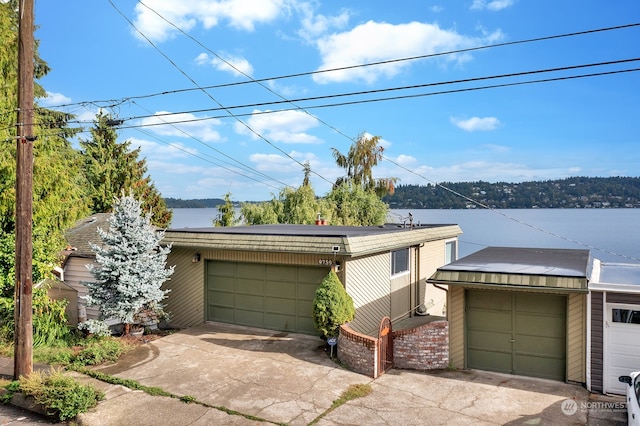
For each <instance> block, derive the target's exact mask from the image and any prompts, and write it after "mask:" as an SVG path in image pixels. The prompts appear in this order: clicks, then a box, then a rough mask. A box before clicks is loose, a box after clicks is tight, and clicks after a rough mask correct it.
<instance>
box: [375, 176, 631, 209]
mask: <svg viewBox="0 0 640 426" xmlns="http://www.w3.org/2000/svg"><path fill="white" fill-rule="evenodd" d="M445 188H446V189H445ZM465 197H466V198H465ZM383 201H384V202H386V203H387V204H389V207H390V208H392V209H403V208H421V209H465V208H476V207H480V206H478V205H477V204H476V203H474V202H473V201H477V202H479V203H482V204H483V205H486V206H489V207H491V208H498V209H501V208H505V209H530V208H640V178H638V177H608V178H599V177H572V178H567V179H560V180H546V181H531V182H521V183H507V182H497V183H489V182H483V181H477V182H457V183H454V182H442V183H441V184H439V185H433V184H428V185H426V186H422V185H398V186H396V188H395V192H394V193H393V194H387V195H386V196H385V197H383Z"/></svg>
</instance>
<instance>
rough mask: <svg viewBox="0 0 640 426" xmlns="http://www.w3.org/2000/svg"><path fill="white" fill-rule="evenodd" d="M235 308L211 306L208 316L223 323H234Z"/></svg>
mask: <svg viewBox="0 0 640 426" xmlns="http://www.w3.org/2000/svg"><path fill="white" fill-rule="evenodd" d="M235 312H236V310H235V308H226V307H223V306H209V309H207V314H208V317H209V318H216V319H217V320H218V321H222V322H231V323H232V322H234V321H235Z"/></svg>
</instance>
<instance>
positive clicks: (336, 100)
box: [35, 0, 640, 201]
mask: <svg viewBox="0 0 640 426" xmlns="http://www.w3.org/2000/svg"><path fill="white" fill-rule="evenodd" d="M35 14H36V25H38V30H37V32H36V38H37V39H39V40H40V44H39V52H40V55H41V56H42V58H43V59H44V60H46V61H47V62H48V63H49V65H50V67H51V68H52V71H51V72H50V73H49V75H47V76H46V77H45V78H44V79H42V80H41V81H40V83H41V84H42V85H43V86H44V88H45V89H46V90H47V91H48V93H49V97H48V98H46V99H40V100H39V103H40V104H42V105H45V106H50V107H57V109H60V110H63V111H67V112H71V113H73V114H76V115H77V119H78V121H80V122H81V123H83V125H84V126H85V127H86V128H87V129H88V128H89V127H91V122H92V119H93V118H94V117H95V114H96V113H97V112H98V111H99V110H100V109H101V108H102V109H103V110H104V111H105V112H108V113H111V114H113V115H114V117H116V118H119V119H123V120H124V122H123V124H122V125H121V126H120V130H119V140H120V141H124V140H129V141H131V143H132V147H138V146H140V147H141V148H142V156H144V157H145V158H146V160H147V163H148V166H149V173H150V175H151V177H152V179H153V180H154V182H155V183H156V185H157V187H158V188H159V190H160V191H161V192H162V194H163V196H165V197H175V198H218V197H222V196H223V195H224V194H225V193H227V192H231V194H232V199H234V200H239V201H241V200H265V199H269V198H270V197H271V194H274V193H277V192H278V191H279V190H280V189H282V188H283V187H285V186H286V185H290V186H294V187H297V186H299V185H300V184H301V182H302V178H303V169H302V165H301V164H303V163H304V162H306V161H308V162H309V163H310V165H311V169H312V172H313V173H314V174H313V175H312V178H311V182H312V184H313V186H314V188H315V190H316V193H317V194H318V195H323V194H325V193H326V192H327V191H328V190H329V189H330V186H331V182H333V181H335V179H336V178H337V177H339V176H340V175H342V174H343V171H342V170H341V169H339V168H337V166H336V165H335V162H334V160H333V157H332V151H331V148H336V149H338V150H339V151H341V152H343V153H346V152H347V151H348V149H349V146H350V145H351V143H352V142H353V140H354V139H356V138H357V137H358V135H360V134H363V133H365V134H370V135H376V136H380V137H381V138H382V139H381V140H382V142H381V143H382V145H383V146H384V147H385V151H384V156H385V159H384V160H383V161H382V162H381V163H379V165H378V167H377V168H376V169H375V171H374V174H375V175H376V176H377V177H397V178H399V184H419V185H426V184H428V183H434V182H447V181H453V182H459V181H475V180H484V181H489V182H499V181H506V182H521V181H527V180H546V179H559V178H565V177H570V176H600V177H607V176H639V175H640V96H639V95H640V72H637V71H635V72H625V73H617V74H609V75H601V76H593V77H585V78H572V79H565V80H559V81H548V82H541V83H527V84H518V85H510V86H506V87H497V88H484V89H482V87H485V86H495V85H503V84H512V83H526V82H531V81H533V80H540V79H557V78H560V77H570V76H579V75H585V74H594V73H609V72H612V71H620V70H629V69H638V68H640V61H632V62H627V63H616V64H610V65H601V66H590V67H585V68H580V69H571V70H564V71H556V72H545V73H534V74H528V75H521V76H513V77H504V78H491V79H485V80H476V81H466V82H465V81H463V80H470V79H478V78H483V77H496V76H501V75H505V74H514V73H525V72H532V71H541V70H548V69H553V68H564V67H571V66H577V65H592V64H598V63H602V62H615V61H623V60H629V59H636V58H640V43H639V42H638V40H640V26H632V27H629V28H622V29H616V30H609V31H600V32H593V33H588V34H583V35H574V36H567V37H559V38H552V39H547V40H540V41H535V42H533V41H532V42H526V43H514V42H520V41H526V40H531V39H537V38H545V37H551V36H558V35H564V34H570V33H576V32H585V31H590V30H598V29H603V28H609V27H616V26H624V25H628V24H637V23H638V22H640V2H638V1H637V0H616V1H613V2H611V1H604V0H601V1H595V0H581V1H577V0H566V1H547V0H536V1H531V0H529V1H525V0H493V1H492V0H467V1H446V2H440V3H438V2H425V1H399V2H394V3H390V2H387V1H385V2H383V1H377V0H375V1H372V0H368V1H342V2H334V1H325V2H321V1H306V0H260V1H255V0H218V1H213V0H192V1H188V2H182V1H171V0H145V1H143V2H131V1H124V0H111V1H109V0H101V1H79V0H67V1H64V2H52V1H37V2H36V8H35ZM131 24H133V26H135V29H134V27H133V26H132V25H131ZM176 28H180V30H181V31H179V30H177V29H176ZM152 43H153V46H152ZM498 44H507V45H503V46H495V47H488V48H484V49H474V48H478V47H483V46H492V45H498ZM154 46H155V47H154ZM470 49H473V50H470ZM461 50H462V52H461ZM453 51H457V52H458V53H454V54H450V53H448V52H453ZM433 54H438V55H436V56H431V57H425V56H427V55H433ZM416 57H420V58H419V59H406V58H416ZM400 59H405V60H400ZM378 62H385V63H384V64H380V65H375V66H373V65H372V66H357V65H364V64H371V63H378ZM354 66H356V67H354ZM344 67H351V68H347V69H344ZM340 68H341V70H336V69H340ZM321 70H334V71H331V72H316V71H321ZM295 74H302V75H299V76H294V77H288V78H282V77H283V76H291V75H295ZM252 79H254V80H259V82H258V83H256V82H252V81H251V80H252ZM453 81H461V82H459V83H447V84H438V85H433V84H434V83H446V82H453ZM233 83H235V84H233ZM428 85H431V86H428ZM221 86H222V87H221ZM406 86H422V87H416V88H413V89H404V90H392V91H380V90H384V89H398V88H401V87H406ZM471 89H473V90H471ZM374 91H379V92H374ZM354 92H369V93H364V94H359V95H351V96H337V95H344V94H349V93H354ZM443 92H444V93H443ZM320 96H324V97H326V98H324V99H318V100H304V99H308V98H314V97H320ZM390 97H403V98H402V99H394V100H380V99H381V98H390ZM285 101H293V102H285ZM365 101H374V102H365ZM273 102H278V103H273ZM345 103H347V104H345ZM257 104H259V105H257ZM337 104H342V105H337ZM81 137H83V138H88V137H89V134H88V133H83V134H81Z"/></svg>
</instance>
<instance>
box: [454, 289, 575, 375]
mask: <svg viewBox="0 0 640 426" xmlns="http://www.w3.org/2000/svg"><path fill="white" fill-rule="evenodd" d="M465 301H466V314H467V320H466V334H467V367H468V368H475V369H478V370H490V371H498V372H502V373H511V374H518V375H523V376H534V377H542V378H546V379H555V380H564V378H565V372H566V368H565V365H566V312H567V298H566V296H564V295H557V294H537V293H525V292H511V291H493V290H475V289H474V290H471V289H470V290H466V294H465Z"/></svg>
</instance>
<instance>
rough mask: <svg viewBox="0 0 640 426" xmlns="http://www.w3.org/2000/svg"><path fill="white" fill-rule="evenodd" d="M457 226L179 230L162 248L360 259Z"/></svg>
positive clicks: (450, 232)
mask: <svg viewBox="0 0 640 426" xmlns="http://www.w3.org/2000/svg"><path fill="white" fill-rule="evenodd" d="M460 234H462V230H461V229H460V227H459V226H458V225H421V226H414V227H404V226H402V225H384V226H327V225H287V224H278V225H253V226H232V227H208V228H179V229H169V230H167V231H166V232H165V235H164V239H163V244H169V243H171V244H173V245H174V246H177V247H193V248H203V249H205V248H207V249H226V250H251V251H271V252H289V253H314V254H335V253H339V254H341V255H347V256H360V255H365V254H372V253H379V252H381V251H386V250H394V249H398V248H403V247H410V246H413V245H418V244H421V243H424V242H427V241H434V240H442V239H447V238H455V237H457V236H458V235H460Z"/></svg>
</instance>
